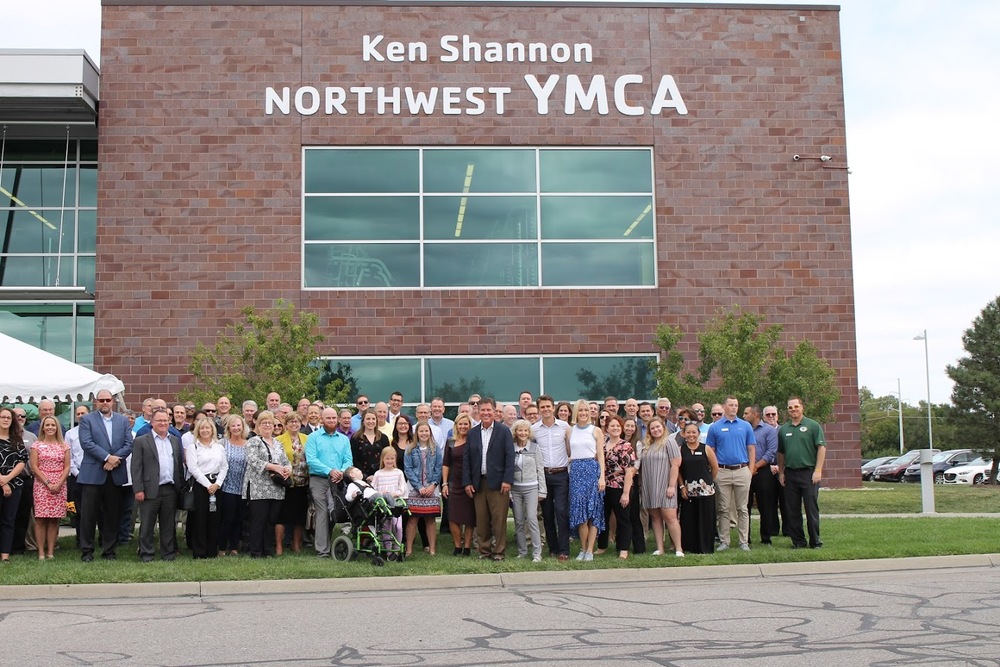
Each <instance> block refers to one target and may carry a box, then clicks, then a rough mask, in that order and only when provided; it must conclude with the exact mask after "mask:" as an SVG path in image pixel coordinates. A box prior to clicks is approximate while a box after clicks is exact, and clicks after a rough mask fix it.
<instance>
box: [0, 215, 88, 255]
mask: <svg viewBox="0 0 1000 667" xmlns="http://www.w3.org/2000/svg"><path fill="white" fill-rule="evenodd" d="M75 217H76V213H75V212H74V211H73V209H48V210H28V209H23V208H22V209H15V208H11V209H7V210H0V244H2V248H3V250H2V251H3V252H15V253H24V252H35V253H56V252H60V251H62V252H64V253H71V252H73V244H74V236H75V234H76V220H75ZM60 232H61V233H60Z"/></svg>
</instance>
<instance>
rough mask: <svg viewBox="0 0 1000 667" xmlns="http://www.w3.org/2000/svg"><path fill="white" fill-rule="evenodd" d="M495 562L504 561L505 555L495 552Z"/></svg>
mask: <svg viewBox="0 0 1000 667" xmlns="http://www.w3.org/2000/svg"><path fill="white" fill-rule="evenodd" d="M493 562H494V563H500V562H503V556H502V555H501V554H494V555H493Z"/></svg>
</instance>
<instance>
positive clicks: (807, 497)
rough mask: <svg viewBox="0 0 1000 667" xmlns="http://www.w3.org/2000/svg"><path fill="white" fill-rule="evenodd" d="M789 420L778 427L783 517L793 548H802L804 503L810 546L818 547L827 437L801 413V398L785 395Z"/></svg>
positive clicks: (821, 428)
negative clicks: (783, 506)
mask: <svg viewBox="0 0 1000 667" xmlns="http://www.w3.org/2000/svg"><path fill="white" fill-rule="evenodd" d="M788 418H789V421H788V422H786V423H784V424H782V425H781V428H779V429H778V479H779V481H780V482H781V485H782V486H783V487H784V489H785V509H786V511H787V512H788V518H787V519H786V521H785V524H786V527H787V529H788V534H789V536H790V537H791V538H792V548H793V549H804V548H805V546H806V538H805V535H804V534H803V532H802V505H803V503H804V504H805V507H806V527H807V528H808V530H809V547H810V548H813V549H819V548H820V547H821V546H823V543H822V542H821V541H820V539H819V483H820V481H821V480H822V479H823V463H824V462H825V460H826V439H825V438H824V437H823V427H822V426H820V425H819V424H818V423H817V422H815V421H813V420H812V419H809V418H808V417H806V416H805V415H803V414H802V399H801V398H799V397H798V396H792V397H791V398H789V399H788Z"/></svg>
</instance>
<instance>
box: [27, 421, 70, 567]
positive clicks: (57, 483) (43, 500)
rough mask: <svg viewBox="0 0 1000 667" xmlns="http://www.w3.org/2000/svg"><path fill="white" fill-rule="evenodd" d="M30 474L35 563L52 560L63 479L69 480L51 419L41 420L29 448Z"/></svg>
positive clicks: (63, 499) (63, 447)
mask: <svg viewBox="0 0 1000 667" xmlns="http://www.w3.org/2000/svg"><path fill="white" fill-rule="evenodd" d="M31 472H32V473H33V474H34V475H35V485H34V493H33V495H34V500H35V541H36V542H37V543H38V560H45V559H46V558H52V557H53V556H54V552H55V548H56V540H57V539H58V538H59V520H60V519H62V518H63V517H64V516H66V478H67V477H69V447H67V446H66V443H65V442H63V437H62V428H61V427H60V426H59V420H57V419H56V418H55V417H45V418H44V419H42V423H41V424H39V426H38V440H36V441H35V443H34V444H33V445H32V446H31Z"/></svg>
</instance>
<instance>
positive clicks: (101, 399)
mask: <svg viewBox="0 0 1000 667" xmlns="http://www.w3.org/2000/svg"><path fill="white" fill-rule="evenodd" d="M113 400H114V399H112V398H99V399H97V400H96V401H94V402H95V403H110V402H111V401H113Z"/></svg>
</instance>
